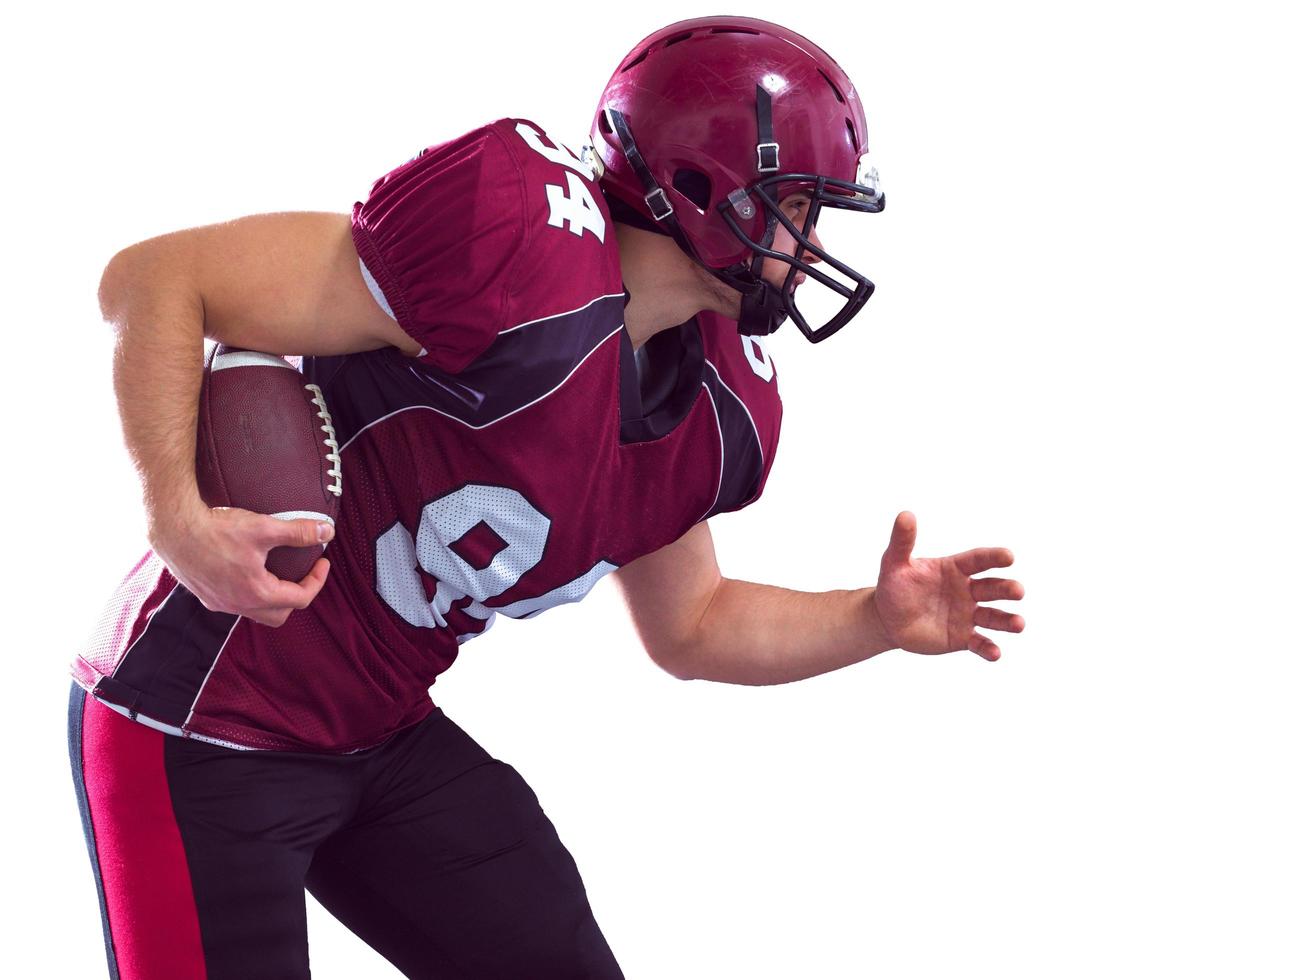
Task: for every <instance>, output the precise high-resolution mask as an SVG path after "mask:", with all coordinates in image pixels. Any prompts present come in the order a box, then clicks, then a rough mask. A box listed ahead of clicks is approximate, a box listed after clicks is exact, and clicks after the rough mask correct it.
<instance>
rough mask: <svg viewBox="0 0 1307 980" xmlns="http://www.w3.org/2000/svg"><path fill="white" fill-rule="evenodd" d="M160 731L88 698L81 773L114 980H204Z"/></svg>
mask: <svg viewBox="0 0 1307 980" xmlns="http://www.w3.org/2000/svg"><path fill="white" fill-rule="evenodd" d="M175 737H177V736H173V735H165V734H163V733H162V732H157V731H155V730H154V729H152V728H147V727H146V726H145V725H142V724H138V723H137V722H134V721H131V720H129V719H127V718H124V717H123V716H122V715H120V714H118V713H117V712H115V711H112V710H110V709H109V708H106V707H105V706H104V705H102V704H100V703H99V702H98V701H96V700H95V699H94V698H91V697H88V698H87V699H86V705H85V707H84V708H83V710H82V772H83V777H84V779H85V781H86V797H87V802H88V804H89V806H90V811H91V825H92V827H93V828H94V831H95V847H96V852H97V856H98V858H99V862H100V878H101V881H102V883H103V885H104V898H105V906H106V908H107V910H108V916H109V930H110V932H111V933H112V934H113V935H112V939H113V947H114V951H115V953H116V956H117V960H118V971H119V975H120V977H121V980H203V978H204V975H205V969H204V949H203V946H202V945H201V943H200V923H199V918H198V916H197V913H196V909H195V895H194V893H193V892H192V890H191V876H190V872H189V870H188V869H187V866H186V853H185V851H184V850H183V848H182V839H181V832H180V831H179V830H178V829H177V819H176V817H175V816H174V815H173V810H172V797H171V795H170V794H169V791H168V775H167V772H166V770H165V768H164V759H163V741H164V739H166V738H175Z"/></svg>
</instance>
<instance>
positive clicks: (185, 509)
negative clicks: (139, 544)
mask: <svg viewBox="0 0 1307 980" xmlns="http://www.w3.org/2000/svg"><path fill="white" fill-rule="evenodd" d="M146 497H147V501H146V524H145V526H146V536H147V537H148V538H149V541H150V544H151V545H152V546H154V547H155V548H156V549H158V548H159V546H160V545H162V544H166V543H169V542H172V541H177V540H179V539H181V538H184V537H189V536H191V535H193V534H194V533H195V531H196V530H197V529H198V528H199V526H200V525H201V524H202V522H203V521H204V520H205V519H206V518H208V517H209V516H210V509H209V506H208V505H207V504H206V503H205V502H204V501H203V500H202V499H201V498H200V492H199V489H198V488H197V487H195V485H194V484H191V485H190V486H189V487H188V488H185V489H182V490H179V491H174V492H171V493H167V494H161V493H149V494H147V495H146Z"/></svg>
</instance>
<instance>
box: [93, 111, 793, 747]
mask: <svg viewBox="0 0 1307 980" xmlns="http://www.w3.org/2000/svg"><path fill="white" fill-rule="evenodd" d="M353 222H354V239H355V244H356V246H357V248H358V251H359V255H360V259H361V262H362V264H363V271H364V276H365V279H367V280H368V283H369V286H370V287H371V288H372V289H373V290H374V294H375V295H376V296H377V299H378V301H379V302H380V303H382V305H383V306H385V307H386V308H387V309H388V310H389V311H390V312H391V314H392V315H393V316H394V317H395V318H396V319H397V320H398V322H399V324H400V325H401V326H402V327H403V328H404V330H405V331H407V332H408V333H409V334H410V335H412V336H413V337H414V339H416V340H417V341H418V342H419V343H420V344H421V345H422V346H423V348H424V350H423V353H422V354H421V355H420V356H419V357H416V358H410V357H407V356H405V355H404V354H402V353H401V352H399V351H398V350H396V349H394V348H387V349H385V350H378V351H370V352H367V353H362V354H352V355H349V356H345V357H318V358H314V357H306V358H304V359H303V371H304V374H305V376H306V379H307V380H309V381H312V382H313V383H315V384H317V385H319V386H320V387H321V388H322V391H323V393H324V395H325V397H326V402H327V405H328V406H329V408H330V410H331V412H332V417H333V420H334V423H335V428H336V434H337V438H338V440H339V442H340V445H341V450H340V454H341V466H342V469H343V471H344V493H343V496H342V499H341V512H340V518H339V520H338V522H337V527H336V537H335V539H334V540H333V541H332V543H331V545H330V546H329V548H328V552H327V553H328V555H329V557H330V558H331V562H332V568H331V574H330V576H329V577H328V579H327V583H326V585H325V586H324V587H323V589H322V592H321V593H320V594H319V595H318V597H317V599H315V600H314V602H313V603H312V605H310V606H309V608H308V609H305V610H302V611H297V612H294V613H292V614H291V616H290V618H289V619H288V620H287V621H286V623H285V624H284V625H283V626H281V627H280V628H277V629H272V628H269V627H266V626H261V625H259V624H258V623H255V622H253V621H251V620H248V619H243V618H239V617H237V616H233V615H231V614H226V613H215V612H211V611H208V610H206V609H204V607H203V606H202V605H201V604H200V603H199V601H198V600H197V599H196V598H195V597H194V596H193V595H191V594H190V593H189V592H188V591H187V590H186V589H185V588H184V587H182V586H181V585H179V584H178V583H177V582H176V581H175V580H174V579H173V578H172V576H171V575H170V574H169V572H168V571H167V569H166V568H164V567H163V564H162V562H161V561H160V560H159V559H158V557H156V556H155V555H153V554H147V555H146V556H145V557H144V558H143V559H142V560H141V561H140V562H139V563H138V564H137V566H136V567H135V568H134V569H133V570H132V572H131V573H130V574H129V575H128V577H127V579H126V580H125V581H124V582H123V584H122V586H121V587H120V588H119V590H118V592H117V594H116V595H115V596H114V598H113V600H112V601H111V603H110V605H109V608H108V609H107V610H106V613H105V617H104V619H103V621H102V623H101V628H100V630H99V631H98V633H97V635H96V637H95V638H94V640H93V642H92V643H91V645H90V648H89V649H88V651H87V652H86V653H85V654H84V655H83V656H82V657H80V658H78V660H77V661H76V663H75V665H74V674H75V676H76V677H77V679H78V680H79V682H80V683H81V684H82V685H83V686H85V687H86V688H87V689H88V690H90V691H92V692H93V693H94V694H95V696H96V697H98V698H99V699H101V700H102V701H104V702H105V703H107V704H109V705H111V706H114V707H116V708H118V709H119V710H120V711H123V712H125V713H128V714H131V715H132V716H134V717H136V718H137V719H138V720H140V721H143V722H145V723H147V724H152V725H154V726H156V727H161V728H164V729H165V730H170V731H179V732H181V733H184V734H187V735H192V736H194V737H198V738H204V739H207V740H211V741H217V742H222V743H224V744H230V745H235V746H240V747H248V748H269V749H292V750H314V751H327V752H348V751H351V750H354V749H358V748H362V747H365V746H369V745H373V744H376V743H377V742H380V741H381V740H383V739H384V738H385V737H386V736H387V735H389V734H391V733H392V732H394V731H396V730H398V729H400V728H402V727H404V726H406V725H408V724H411V723H414V722H416V721H418V720H420V719H421V718H422V717H423V716H425V715H426V714H427V713H428V712H429V711H430V710H431V700H430V697H429V695H428V693H427V692H428V688H429V687H430V686H431V684H432V682H433V680H434V679H435V677H436V675H437V674H439V673H440V672H441V671H443V670H445V669H446V668H447V667H449V665H450V664H451V663H453V661H454V658H455V656H456V655H457V653H458V649H459V646H460V645H461V644H462V643H464V642H466V641H467V640H469V639H470V638H472V637H475V636H477V635H479V634H481V633H482V632H484V631H485V630H486V629H488V628H489V627H490V625H491V624H492V623H493V622H494V620H495V617H496V616H498V615H506V616H512V617H515V618H525V617H529V616H534V615H536V614H537V613H540V612H543V611H544V610H546V609H548V608H550V607H552V606H556V605H559V604H561V603H566V602H575V601H577V600H578V599H581V598H583V597H584V596H585V595H586V593H588V592H589V591H590V589H591V587H593V585H594V584H595V582H597V581H598V580H599V579H600V578H602V577H603V576H604V575H606V574H608V573H609V572H611V571H612V570H613V569H615V568H618V567H620V566H621V565H623V564H625V563H626V562H629V561H632V560H633V559H635V558H638V557H639V556H641V555H644V554H647V553H649V552H651V551H655V550H656V549H658V548H661V547H662V546H664V545H666V544H669V543H671V542H672V541H675V540H676V539H677V538H679V537H680V536H681V535H682V534H684V533H685V532H686V531H687V530H689V529H690V528H691V527H692V526H694V525H695V524H696V523H698V522H699V521H702V520H704V519H705V518H707V517H709V516H711V515H713V514H718V513H721V512H723V511H730V510H736V509H738V508H740V507H743V506H745V505H746V504H748V503H750V502H751V501H753V500H755V499H757V497H758V495H759V494H760V493H761V492H762V488H763V484H764V483H765V481H766V479H767V473H768V471H769V469H770V467H771V462H772V459H773V456H774V453H775V450H776V443H777V439H778V436H779V432H780V421H781V403H780V399H779V396H778V394H777V387H776V378H775V370H774V367H773V365H772V362H771V359H770V357H769V356H768V354H767V352H766V350H765V348H764V346H763V343H762V341H761V340H759V339H758V338H751V337H741V336H740V334H739V332H738V331H737V329H736V324H735V323H734V322H733V321H730V320H727V319H725V318H723V317H720V316H717V315H715V314H710V313H701V314H699V315H698V316H697V317H695V318H694V319H692V320H690V321H689V322H687V323H685V324H682V325H681V326H680V327H678V328H673V329H670V330H666V331H663V332H662V333H659V334H658V335H656V336H655V337H653V338H652V339H651V340H650V341H649V342H648V343H647V344H646V345H645V346H644V347H643V348H642V349H641V350H640V351H639V352H638V353H637V352H635V351H634V350H633V349H632V345H631V341H630V338H629V335H628V334H627V332H626V330H625V329H624V327H623V307H624V301H625V298H626V293H625V290H624V289H623V286H622V281H621V269H620V266H619V263H618V251H617V242H616V236H615V234H614V231H613V227H612V220H611V217H610V216H609V214H608V210H607V208H606V206H605V205H604V202H603V198H602V195H601V194H600V193H599V191H598V187H597V185H596V184H595V182H594V181H593V179H592V176H591V174H590V171H589V170H588V169H587V168H586V167H585V166H584V165H582V164H581V163H580V162H579V161H578V160H577V159H576V157H575V156H573V155H572V153H571V152H570V151H568V150H567V149H565V148H563V147H561V146H559V145H558V144H555V143H553V142H552V141H551V140H550V139H549V138H548V137H546V136H544V135H543V134H542V133H541V132H540V130H539V129H538V128H537V127H536V126H535V125H533V124H532V123H530V122H526V121H524V120H518V119H501V120H499V121H497V122H494V123H492V124H490V125H487V126H485V127H482V128H481V129H478V130H476V131H474V132H472V133H469V134H468V135H466V136H463V137H461V138H459V139H457V140H453V141H451V142H449V143H445V144H442V145H439V146H434V147H430V148H429V149H427V150H424V151H423V152H422V153H421V154H420V155H419V156H417V157H415V158H414V159H412V160H410V161H409V162H408V163H406V164H404V165H403V166H401V167H399V168H398V169H397V170H394V171H392V172H391V173H389V174H387V175H386V176H385V177H383V178H381V179H380V180H379V181H377V183H376V184H374V185H373V188H372V191H371V194H370V195H369V197H368V200H367V201H366V202H365V203H363V204H359V205H357V206H356V207H355V210H354V219H353Z"/></svg>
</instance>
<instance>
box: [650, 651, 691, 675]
mask: <svg viewBox="0 0 1307 980" xmlns="http://www.w3.org/2000/svg"><path fill="white" fill-rule="evenodd" d="M648 653H649V659H650V660H652V661H653V662H654V663H656V664H657V665H658V666H659V667H661V668H662V669H663V670H664V671H665V672H667V673H668V674H671V675H672V676H673V677H675V678H676V679H677V680H678V681H693V680H698V674H697V673H696V672H695V671H694V669H693V665H694V662H695V658H694V656H693V653H692V652H691V651H690V649H689V648H688V646H677V647H675V648H661V649H657V650H655V649H650V650H648Z"/></svg>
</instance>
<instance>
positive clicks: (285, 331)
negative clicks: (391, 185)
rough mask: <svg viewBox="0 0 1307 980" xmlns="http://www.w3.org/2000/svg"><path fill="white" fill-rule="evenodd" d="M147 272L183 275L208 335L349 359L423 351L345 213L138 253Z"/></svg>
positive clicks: (224, 229)
mask: <svg viewBox="0 0 1307 980" xmlns="http://www.w3.org/2000/svg"><path fill="white" fill-rule="evenodd" d="M133 248H134V249H136V250H137V251H138V252H139V253H140V256H141V258H142V261H143V263H145V264H146V267H147V274H149V273H151V272H152V273H154V274H170V275H179V276H184V277H185V278H186V280H187V281H188V282H189V284H190V285H191V286H193V287H194V288H195V289H196V291H197V292H198V294H199V296H200V300H201V302H202V304H203V309H204V332H205V336H207V337H210V338H212V339H214V340H218V341H220V342H222V343H226V344H231V345H233V346H236V347H247V348H250V349H253V350H261V351H268V352H269V353H275V354H346V353H352V352H354V351H363V350H373V349H375V348H378V347H385V346H388V345H390V346H395V347H399V348H401V349H403V350H405V351H406V352H408V353H416V352H417V350H418V345H417V343H416V342H414V341H413V340H412V339H411V338H410V337H409V336H408V335H407V334H405V333H404V331H403V330H401V329H400V327H399V325H398V324H397V323H396V322H395V321H394V320H393V319H391V318H390V317H389V316H388V315H387V314H386V312H385V311H384V310H383V309H382V308H381V307H380V306H379V305H378V303H377V301H376V300H375V299H374V298H373V297H372V294H371V293H370V292H369V291H368V288H367V285H366V284H365V283H364V281H363V275H362V272H361V271H360V269H359V259H358V253H357V252H356V251H355V248H354V243H353V240H352V238H351V235H350V219H349V215H346V214H329V213H320V212H285V213H278V214H257V215H250V216H248V217H244V218H238V219H236V220H234V221H228V222H224V223H222V224H216V225H206V226H203V227H200V228H191V229H188V230H186V231H179V232H175V233H173V234H171V235H164V236H162V237H160V238H156V239H151V240H149V241H148V242H143V243H141V244H140V245H138V246H133Z"/></svg>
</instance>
